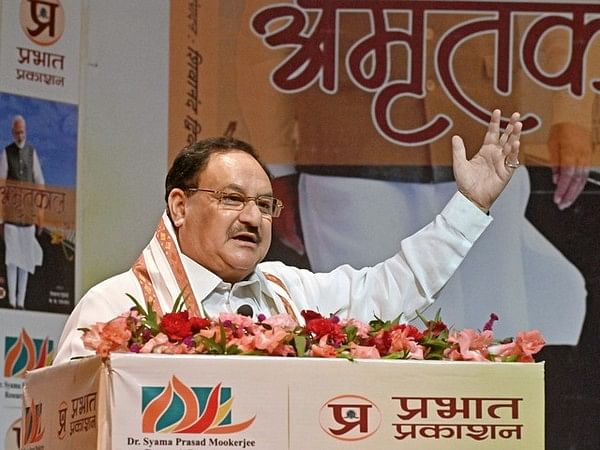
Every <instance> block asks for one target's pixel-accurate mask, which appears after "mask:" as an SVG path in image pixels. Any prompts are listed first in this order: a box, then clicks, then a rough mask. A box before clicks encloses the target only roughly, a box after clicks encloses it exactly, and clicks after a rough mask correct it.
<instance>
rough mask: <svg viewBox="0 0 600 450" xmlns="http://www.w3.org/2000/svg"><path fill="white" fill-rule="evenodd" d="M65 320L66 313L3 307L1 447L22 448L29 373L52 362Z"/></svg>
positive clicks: (0, 324)
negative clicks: (23, 406) (23, 409)
mask: <svg viewBox="0 0 600 450" xmlns="http://www.w3.org/2000/svg"><path fill="white" fill-rule="evenodd" d="M65 320H66V316H65V315H62V314H52V313H41V312H25V311H12V310H3V311H2V314H0V330H1V333H0V354H1V355H2V362H3V364H2V381H1V384H0V449H1V448H3V449H4V450H16V449H17V448H19V447H18V440H19V437H20V433H21V420H20V419H21V407H22V387H23V379H24V377H25V372H26V371H28V370H33V369H36V368H40V367H45V366H47V365H49V364H51V362H52V358H53V357H54V351H55V349H56V346H57V344H58V339H59V337H60V333H61V332H62V328H63V326H64V323H65ZM2 445H4V447H2Z"/></svg>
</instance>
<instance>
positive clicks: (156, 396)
mask: <svg viewBox="0 0 600 450" xmlns="http://www.w3.org/2000/svg"><path fill="white" fill-rule="evenodd" d="M232 404H233V397H231V388H227V387H222V386H221V383H219V384H217V385H216V386H213V387H193V388H191V387H189V386H187V385H185V384H184V383H183V382H181V381H180V380H179V379H178V378H177V377H176V376H174V375H173V376H172V377H171V380H170V381H169V384H168V385H167V386H166V387H159V388H157V387H142V432H144V433H196V434H202V433H204V434H230V433H237V432H239V431H243V430H245V429H246V428H248V427H249V426H250V425H252V423H253V422H254V419H255V418H256V416H254V417H252V418H251V419H249V420H246V421H244V422H240V423H235V424H234V423H232V420H231V408H232Z"/></svg>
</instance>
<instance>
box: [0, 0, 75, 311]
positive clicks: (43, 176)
mask: <svg viewBox="0 0 600 450" xmlns="http://www.w3.org/2000/svg"><path fill="white" fill-rule="evenodd" d="M1 14H2V15H1V19H0V151H1V153H0V183H1V186H0V189H1V193H2V222H3V225H2V230H1V231H2V239H0V241H1V242H0V261H1V264H0V307H4V308H9V309H23V310H36V311H47V312H58V313H68V312H70V311H71V309H72V308H73V306H74V298H73V296H74V285H75V233H76V230H75V188H76V175H77V128H78V101H79V100H78V99H79V52H80V33H81V17H80V16H81V4H80V2H79V1H68V0H64V1H60V0H51V1H36V0H23V1H15V2H2V8H1Z"/></svg>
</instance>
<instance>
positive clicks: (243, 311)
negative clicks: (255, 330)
mask: <svg viewBox="0 0 600 450" xmlns="http://www.w3.org/2000/svg"><path fill="white" fill-rule="evenodd" d="M237 313H238V314H239V315H241V316H246V317H252V316H254V310H253V309H252V306H250V305H247V304H244V305H241V306H240V307H239V308H238V309H237Z"/></svg>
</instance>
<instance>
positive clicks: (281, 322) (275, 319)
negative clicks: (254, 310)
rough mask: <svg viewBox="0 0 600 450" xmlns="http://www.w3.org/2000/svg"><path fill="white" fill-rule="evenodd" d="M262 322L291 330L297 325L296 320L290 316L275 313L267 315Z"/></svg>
mask: <svg viewBox="0 0 600 450" xmlns="http://www.w3.org/2000/svg"><path fill="white" fill-rule="evenodd" d="M262 323H266V324H267V325H269V326H271V327H273V328H275V327H279V328H286V329H288V330H293V329H294V328H296V327H297V326H298V322H296V321H295V320H294V319H293V318H292V317H291V316H289V315H287V314H276V315H274V316H271V317H269V318H268V319H266V320H263V322H262Z"/></svg>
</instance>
